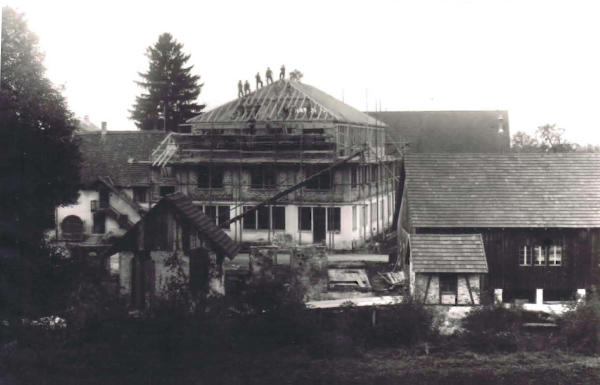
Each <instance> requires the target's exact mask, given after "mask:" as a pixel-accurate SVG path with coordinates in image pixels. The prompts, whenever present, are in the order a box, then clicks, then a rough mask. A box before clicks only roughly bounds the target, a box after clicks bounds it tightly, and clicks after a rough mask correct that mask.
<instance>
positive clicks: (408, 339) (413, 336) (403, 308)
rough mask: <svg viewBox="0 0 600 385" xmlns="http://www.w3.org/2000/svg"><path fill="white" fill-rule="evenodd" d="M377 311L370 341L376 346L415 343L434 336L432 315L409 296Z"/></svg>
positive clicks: (434, 328) (434, 329)
mask: <svg viewBox="0 0 600 385" xmlns="http://www.w3.org/2000/svg"><path fill="white" fill-rule="evenodd" d="M406 298H407V299H406V300H405V301H404V302H403V303H400V304H398V305H394V306H388V307H382V308H380V309H378V311H377V319H376V321H377V322H376V324H375V326H374V328H373V336H372V339H371V343H372V344H373V345H376V346H399V345H405V346H410V345H415V344H417V343H419V342H423V341H427V340H429V339H431V338H432V337H434V336H435V334H436V330H437V328H436V326H435V325H434V315H433V313H432V312H431V310H430V309H428V308H427V307H425V306H424V305H423V304H422V303H420V302H418V301H415V300H413V299H412V298H411V297H406Z"/></svg>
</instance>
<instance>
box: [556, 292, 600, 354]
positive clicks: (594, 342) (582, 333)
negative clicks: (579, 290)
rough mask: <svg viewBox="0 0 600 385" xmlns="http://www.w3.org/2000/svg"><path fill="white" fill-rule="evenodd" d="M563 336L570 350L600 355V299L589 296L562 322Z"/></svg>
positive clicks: (594, 295) (593, 295)
mask: <svg viewBox="0 0 600 385" xmlns="http://www.w3.org/2000/svg"><path fill="white" fill-rule="evenodd" d="M560 323H561V336H562V337H563V339H564V343H565V344H566V346H567V347H568V348H569V349H572V350H574V351H576V352H578V353H584V354H597V353H600V299H599V298H598V295H597V294H592V295H590V296H589V298H588V299H587V301H582V302H580V303H579V304H577V306H576V307H575V308H574V309H573V310H571V311H570V312H568V313H566V314H565V315H564V316H563V317H562V318H561V320H560Z"/></svg>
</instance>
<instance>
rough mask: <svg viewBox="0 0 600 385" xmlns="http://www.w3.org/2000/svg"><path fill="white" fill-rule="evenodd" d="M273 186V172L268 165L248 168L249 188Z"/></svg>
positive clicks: (269, 187) (268, 187)
mask: <svg viewBox="0 0 600 385" xmlns="http://www.w3.org/2000/svg"><path fill="white" fill-rule="evenodd" d="M274 187H275V172H274V170H273V168H272V167H269V166H255V167H251V168H250V188H255V189H271V188H274Z"/></svg>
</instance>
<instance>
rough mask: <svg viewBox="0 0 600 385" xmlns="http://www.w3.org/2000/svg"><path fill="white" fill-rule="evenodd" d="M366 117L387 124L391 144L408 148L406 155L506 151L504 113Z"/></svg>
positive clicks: (507, 138)
mask: <svg viewBox="0 0 600 385" xmlns="http://www.w3.org/2000/svg"><path fill="white" fill-rule="evenodd" d="M369 115H371V116H373V117H374V118H376V119H379V120H380V121H383V122H384V123H385V124H387V126H388V129H387V132H388V136H389V137H390V138H391V140H394V141H395V142H398V143H402V144H408V145H409V147H408V152H410V153H439V152H443V153H457V152H458V153H486V152H502V151H507V150H508V149H509V147H510V128H509V122H508V112H507V111H493V110H492V111H378V112H369ZM500 127H502V132H499V131H500Z"/></svg>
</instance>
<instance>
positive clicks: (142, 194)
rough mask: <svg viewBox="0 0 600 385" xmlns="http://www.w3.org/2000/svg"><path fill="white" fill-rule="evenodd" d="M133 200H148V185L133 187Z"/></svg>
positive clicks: (140, 201) (141, 201) (139, 201)
mask: <svg viewBox="0 0 600 385" xmlns="http://www.w3.org/2000/svg"><path fill="white" fill-rule="evenodd" d="M133 200H134V202H138V203H146V202H148V187H134V188H133Z"/></svg>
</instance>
